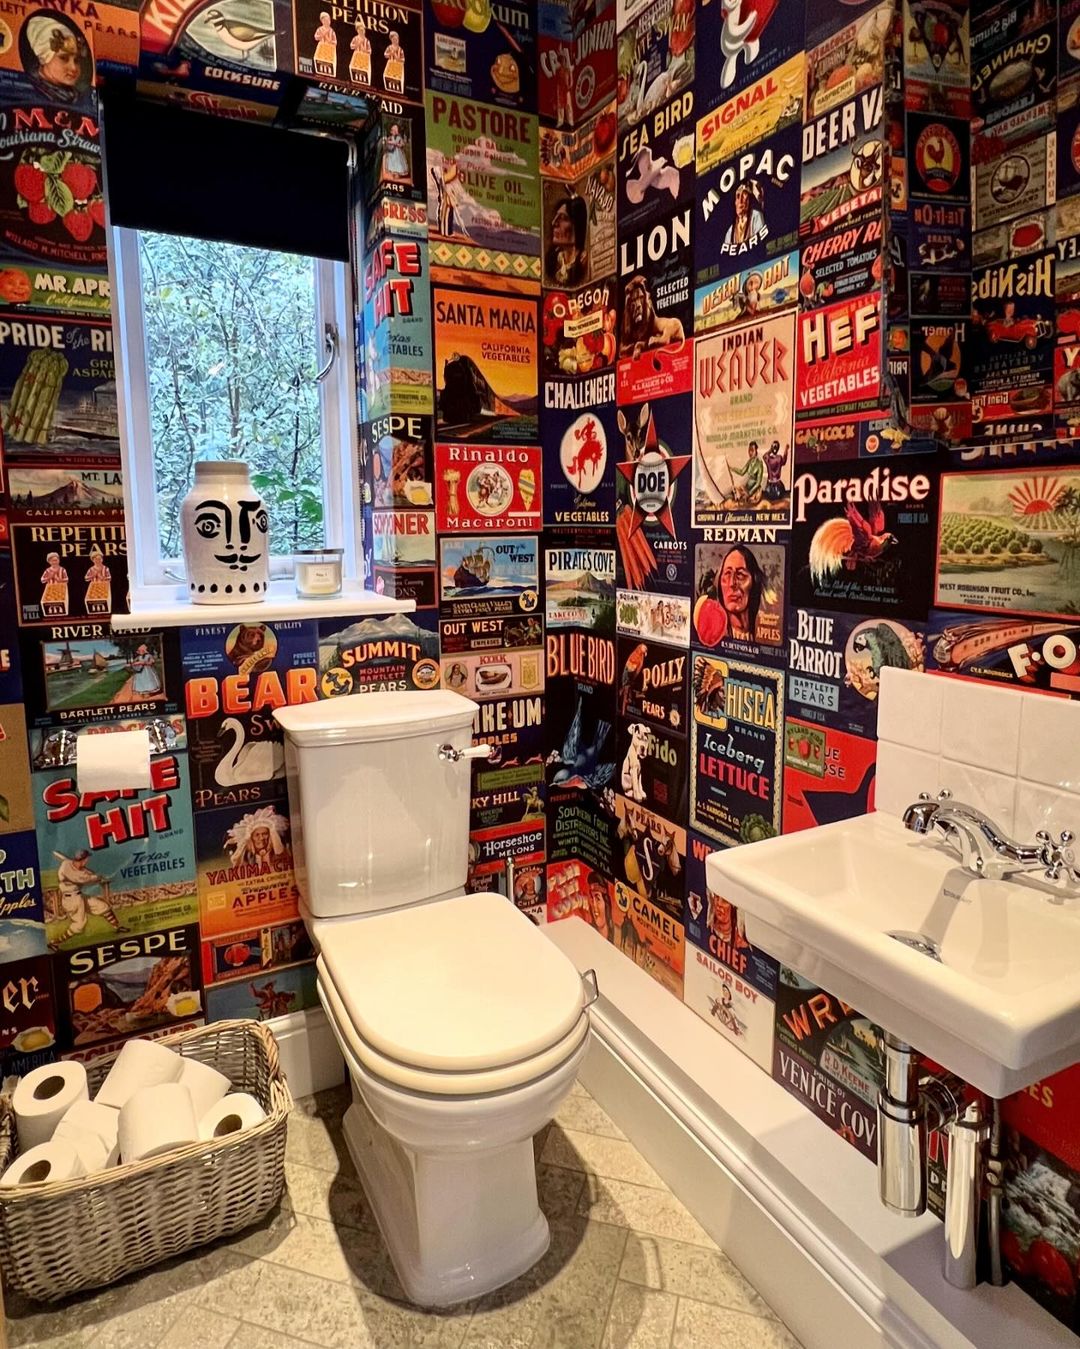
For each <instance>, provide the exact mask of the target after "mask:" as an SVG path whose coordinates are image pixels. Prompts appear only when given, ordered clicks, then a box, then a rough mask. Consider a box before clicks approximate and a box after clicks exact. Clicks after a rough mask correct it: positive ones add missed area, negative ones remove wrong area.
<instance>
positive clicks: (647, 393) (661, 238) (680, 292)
mask: <svg viewBox="0 0 1080 1349" xmlns="http://www.w3.org/2000/svg"><path fill="white" fill-rule="evenodd" d="M693 216H694V212H693V208H692V207H691V206H686V207H685V208H684V209H682V210H680V211H677V212H675V213H674V214H672V215H670V216H668V217H666V218H665V219H663V220H660V221H657V223H656V224H654V225H651V226H648V227H646V228H645V229H641V230H638V231H637V232H636V233H635V234H633V235H631V236H630V237H628V238H623V239H621V240H620V241H619V348H618V350H619V357H618V364H617V366H616V374H617V378H618V396H619V402H620V403H640V402H642V401H644V400H645V399H646V398H656V397H661V396H663V395H665V394H672V393H685V392H687V391H688V390H689V389H690V387H691V381H692V378H693V376H692V343H691V342H690V340H689V339H690V337H691V335H692V333H693V327H694V296H693V287H692V285H691V281H692V276H693V249H692V235H693Z"/></svg>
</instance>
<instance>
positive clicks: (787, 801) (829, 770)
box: [783, 700, 877, 834]
mask: <svg viewBox="0 0 1080 1349" xmlns="http://www.w3.org/2000/svg"><path fill="white" fill-rule="evenodd" d="M790 706H791V704H790V700H789V707H790ZM876 763H877V741H876V740H875V739H873V737H869V738H868V737H866V736H861V735H852V734H849V733H848V732H847V731H839V730H837V729H836V728H835V727H833V726H819V725H815V724H812V723H810V722H807V721H798V720H796V719H795V718H794V717H788V719H787V720H786V721H785V722H784V812H783V819H784V833H785V834H793V833H795V832H796V831H797V830H799V829H813V828H814V827H815V826H817V825H819V824H834V823H835V822H836V821H837V820H850V819H854V818H855V816H857V815H865V814H866V813H867V812H868V811H871V810H873V809H874V772H875V765H876Z"/></svg>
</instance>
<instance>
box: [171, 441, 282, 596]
mask: <svg viewBox="0 0 1080 1349" xmlns="http://www.w3.org/2000/svg"><path fill="white" fill-rule="evenodd" d="M180 532H181V535H182V537H183V541H184V564H185V567H186V569H187V581H188V598H189V599H190V600H191V602H192V604H257V603H258V602H259V601H260V600H264V599H265V598H266V592H267V588H268V586H269V584H270V522H269V520H268V518H267V514H266V504H265V503H264V501H263V499H262V497H261V496H260V495H259V494H258V492H256V490H255V488H254V487H252V485H251V479H250V478H249V476H248V466H247V464H245V463H242V462H241V461H240V460H238V459H226V460H222V461H216V462H207V463H203V464H196V465H195V486H194V487H193V488H192V489H191V491H190V492H189V493H188V494H187V496H186V497H185V498H184V503H183V505H182V506H181V507H180Z"/></svg>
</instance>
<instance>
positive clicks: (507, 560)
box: [439, 535, 540, 618]
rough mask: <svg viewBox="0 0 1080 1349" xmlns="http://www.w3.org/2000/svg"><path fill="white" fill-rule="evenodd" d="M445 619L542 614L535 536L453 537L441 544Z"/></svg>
mask: <svg viewBox="0 0 1080 1349" xmlns="http://www.w3.org/2000/svg"><path fill="white" fill-rule="evenodd" d="M439 554H440V564H441V570H440V587H441V598H442V607H441V613H442V616H443V617H444V618H479V617H482V616H484V617H492V618H506V617H509V616H510V615H517V614H537V616H538V618H539V617H540V552H539V547H538V544H537V538H536V535H518V536H515V537H510V536H507V537H505V538H503V537H496V538H491V537H488V536H485V535H461V536H458V535H453V536H447V537H444V538H443V539H441V540H440V542H439Z"/></svg>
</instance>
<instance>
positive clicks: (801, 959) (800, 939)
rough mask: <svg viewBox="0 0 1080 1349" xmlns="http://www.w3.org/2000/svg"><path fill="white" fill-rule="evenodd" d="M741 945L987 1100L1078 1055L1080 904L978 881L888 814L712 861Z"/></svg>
mask: <svg viewBox="0 0 1080 1349" xmlns="http://www.w3.org/2000/svg"><path fill="white" fill-rule="evenodd" d="M706 871H707V875H708V881H709V887H710V889H711V890H713V891H714V892H716V893H717V894H720V895H722V896H723V897H724V898H725V899H728V900H730V901H731V903H733V904H735V905H737V906H738V908H739V910H740V911H741V912H742V914H743V915H744V920H745V925H746V936H747V939H748V940H749V941H750V942H751V943H752V944H753V945H755V946H759V947H760V948H761V949H762V950H764V951H768V952H769V953H771V954H772V955H774V956H776V957H777V959H779V960H781V961H783V963H784V964H785V965H789V966H790V967H791V968H792V969H794V970H796V971H798V973H799V974H802V975H803V976H805V977H806V978H808V979H812V980H813V981H814V982H815V983H817V984H819V985H820V986H821V987H822V988H825V989H828V990H829V992H831V993H833V994H835V995H836V996H837V997H838V998H841V999H842V1000H843V1001H844V1002H846V1003H848V1004H850V1005H851V1006H852V1007H856V1008H858V1010H859V1011H860V1012H862V1014H863V1015H864V1016H867V1017H869V1018H870V1020H872V1021H873V1022H875V1023H876V1024H877V1025H879V1026H881V1027H883V1028H884V1029H885V1030H888V1031H891V1032H892V1033H893V1034H894V1035H896V1036H898V1037H899V1038H900V1039H902V1040H906V1041H907V1042H908V1043H909V1044H912V1045H914V1047H915V1048H916V1049H918V1050H921V1051H922V1053H924V1054H926V1055H928V1056H929V1057H930V1058H932V1059H935V1060H936V1061H937V1062H938V1063H939V1064H941V1065H942V1067H945V1068H948V1069H950V1070H951V1071H952V1072H954V1073H958V1074H959V1075H960V1076H961V1077H963V1078H964V1079H965V1080H966V1081H968V1082H970V1083H971V1084H972V1085H973V1086H976V1087H978V1088H979V1089H980V1090H982V1091H984V1092H987V1093H988V1094H989V1095H991V1096H995V1097H1002V1096H1007V1095H1009V1093H1010V1092H1014V1091H1019V1090H1021V1089H1022V1088H1024V1087H1027V1086H1030V1084H1031V1083H1032V1082H1035V1081H1038V1080H1039V1079H1040V1078H1042V1077H1045V1076H1047V1075H1048V1074H1049V1073H1052V1072H1056V1071H1057V1070H1058V1069H1060V1068H1065V1067H1068V1066H1069V1065H1070V1064H1072V1063H1075V1062H1076V1061H1077V1060H1080V974H1078V971H1080V897H1077V896H1076V895H1073V894H1066V893H1064V892H1062V891H1060V890H1057V889H1055V888H1054V887H1052V886H1050V885H1048V884H1046V883H1041V882H1040V881H1038V880H1036V879H1034V878H1029V877H1027V876H1017V877H1010V878H1009V879H1008V880H979V879H976V878H975V877H973V876H969V875H968V874H967V872H965V871H963V870H962V869H961V868H960V866H959V865H958V863H957V861H956V859H955V858H954V857H953V855H952V854H951V853H950V852H948V851H947V850H946V849H945V848H944V847H942V846H941V845H940V844H937V843H934V842H932V841H930V840H928V839H926V838H920V837H918V836H917V835H915V834H913V833H911V832H910V831H908V830H907V829H905V828H904V826H903V825H902V824H901V822H900V821H899V820H898V819H896V818H894V817H893V816H890V815H884V814H872V815H860V816H859V817H858V818H857V819H853V820H842V821H840V822H839V823H837V824H828V825H824V826H822V827H820V828H817V829H809V830H806V831H805V832H803V833H798V834H788V835H786V836H785V837H782V838H773V839H766V840H764V841H762V842H760V843H750V844H745V845H744V846H742V847H739V848H730V849H728V850H727V851H725V852H716V853H713V854H711V856H710V857H709V858H708V860H707V862H706Z"/></svg>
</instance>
